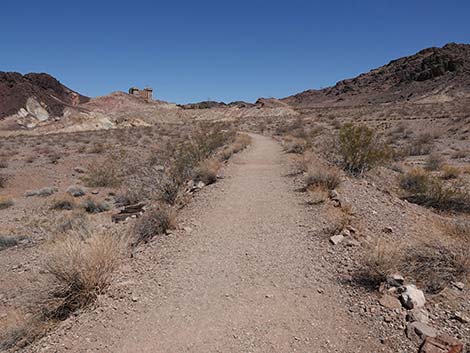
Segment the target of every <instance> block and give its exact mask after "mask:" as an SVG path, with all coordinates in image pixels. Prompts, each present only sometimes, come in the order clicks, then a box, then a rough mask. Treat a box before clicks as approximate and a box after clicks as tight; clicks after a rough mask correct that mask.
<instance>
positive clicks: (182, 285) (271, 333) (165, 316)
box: [49, 135, 384, 353]
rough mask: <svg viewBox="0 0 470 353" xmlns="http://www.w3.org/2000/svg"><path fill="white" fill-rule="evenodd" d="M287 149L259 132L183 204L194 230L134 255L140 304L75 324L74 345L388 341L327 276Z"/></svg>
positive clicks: (338, 345)
mask: <svg viewBox="0 0 470 353" xmlns="http://www.w3.org/2000/svg"><path fill="white" fill-rule="evenodd" d="M284 157H285V156H283V154H282V153H281V149H280V146H279V145H278V144H277V143H276V142H275V141H273V140H271V139H269V138H266V137H261V136H257V135H254V136H253V145H252V146H251V147H250V148H249V149H248V151H245V152H244V153H242V154H241V155H239V156H236V157H235V159H234V161H233V162H232V164H231V166H230V167H229V168H228V170H227V176H226V178H225V180H223V181H221V182H220V183H218V184H216V185H214V186H213V187H211V188H208V190H209V191H208V192H203V193H202V194H201V195H200V196H198V197H197V199H196V200H195V201H194V202H193V203H192V204H191V206H190V207H189V209H188V210H186V211H185V212H186V214H185V215H184V216H185V217H187V218H188V219H189V217H192V220H193V223H195V224H196V225H195V226H194V225H193V228H194V229H193V230H192V232H190V234H189V235H188V234H187V233H186V234H184V236H183V235H181V237H179V238H178V236H177V235H176V236H174V237H173V240H172V241H169V242H165V241H163V242H161V243H159V244H157V245H156V246H155V247H154V248H153V250H152V251H148V250H146V254H145V257H146V260H145V261H147V262H145V265H143V263H140V264H139V261H140V260H139V258H137V259H136V261H137V265H138V266H146V268H141V269H140V273H135V274H134V275H133V276H134V278H133V279H131V280H132V281H135V283H141V285H139V286H137V285H135V286H133V288H134V289H133V295H134V296H135V298H134V302H135V303H134V304H135V306H134V307H133V309H132V310H131V311H130V312H127V313H125V315H124V316H122V315H121V316H120V314H110V313H108V314H106V313H105V314H104V315H103V314H102V317H104V318H105V319H104V321H102V322H101V321H100V322H98V323H96V324H93V322H92V321H93V320H90V319H89V320H88V324H85V323H82V324H81V325H78V327H73V328H72V329H71V333H68V334H66V336H68V338H69V339H68V342H69V343H67V344H66V345H65V346H66V347H67V349H68V351H77V352H82V351H88V350H89V349H90V351H91V350H92V349H93V350H96V351H101V352H114V353H116V352H377V351H380V350H382V349H384V348H383V346H381V345H380V344H379V343H378V340H377V338H372V337H370V336H369V333H368V331H367V329H366V328H365V327H363V326H362V325H361V324H360V323H355V322H352V319H351V317H350V316H349V315H348V313H347V309H346V308H345V307H344V306H342V304H341V301H340V300H339V299H337V298H339V294H338V293H339V290H338V288H337V285H336V284H334V283H333V282H332V281H331V280H327V279H326V277H328V276H327V275H326V273H327V272H328V268H327V267H328V266H325V264H324V262H322V261H321V259H319V258H318V257H319V256H321V253H320V250H316V249H315V248H312V242H311V239H310V238H311V237H312V234H311V227H310V226H306V225H307V224H312V222H315V220H314V219H312V218H313V217H312V216H313V215H312V214H308V212H307V211H306V209H305V207H304V205H302V204H301V199H300V198H299V196H298V195H296V194H295V193H294V192H293V189H294V186H293V185H292V184H291V182H290V180H289V179H288V178H286V177H284V176H283V174H284V172H285V171H286V169H285V163H284V162H285V161H284ZM309 228H310V232H309ZM176 238H178V239H176ZM175 239H176V240H175ZM149 253H150V254H151V255H149ZM143 258H144V255H142V256H141V261H144V260H142V259H143ZM150 259H151V260H150ZM322 264H323V265H322ZM325 267H326V268H325ZM117 306H118V307H119V303H118V304H117ZM114 310H115V312H119V311H120V310H122V309H121V308H116V307H114ZM109 311H112V309H109ZM97 317H99V315H97ZM90 321H91V322H90ZM62 341H63V342H64V341H67V339H66V340H62ZM59 347H60V345H59ZM59 347H58V346H56V347H54V348H55V349H57V348H59ZM49 348H51V347H50V346H49ZM59 351H60V349H59Z"/></svg>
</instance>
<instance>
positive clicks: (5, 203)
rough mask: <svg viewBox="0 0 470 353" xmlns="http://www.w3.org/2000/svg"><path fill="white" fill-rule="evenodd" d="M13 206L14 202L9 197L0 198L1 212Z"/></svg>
mask: <svg viewBox="0 0 470 353" xmlns="http://www.w3.org/2000/svg"><path fill="white" fill-rule="evenodd" d="M13 205H14V202H13V200H12V199H10V198H8V197H4V196H0V210H5V209H7V208H10V207H11V206H13Z"/></svg>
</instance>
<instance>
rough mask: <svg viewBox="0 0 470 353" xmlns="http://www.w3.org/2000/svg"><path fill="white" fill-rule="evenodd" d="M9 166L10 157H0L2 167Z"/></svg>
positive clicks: (0, 166) (0, 167)
mask: <svg viewBox="0 0 470 353" xmlns="http://www.w3.org/2000/svg"><path fill="white" fill-rule="evenodd" d="M4 168H8V159H7V158H6V157H0V169H4Z"/></svg>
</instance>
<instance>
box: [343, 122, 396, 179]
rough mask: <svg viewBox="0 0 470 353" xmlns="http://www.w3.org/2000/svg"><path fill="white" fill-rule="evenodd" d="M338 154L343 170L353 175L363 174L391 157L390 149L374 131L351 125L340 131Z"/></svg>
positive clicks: (365, 127) (346, 125) (362, 126)
mask: <svg viewBox="0 0 470 353" xmlns="http://www.w3.org/2000/svg"><path fill="white" fill-rule="evenodd" d="M338 152H339V155H340V156H341V159H342V161H341V162H342V165H343V168H344V169H345V170H346V171H348V172H350V173H352V174H361V173H363V172H364V171H366V170H368V169H370V168H372V167H374V166H376V165H378V164H380V163H383V162H384V161H386V160H387V159H389V158H390V156H391V150H390V148H388V147H387V146H386V145H385V143H384V142H383V141H382V140H381V139H380V138H379V136H378V135H377V134H376V132H375V131H374V130H373V129H371V128H368V127H367V126H364V125H358V126H356V125H353V124H351V123H348V124H345V125H343V126H342V127H341V128H340V130H339V141H338Z"/></svg>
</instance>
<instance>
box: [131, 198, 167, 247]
mask: <svg viewBox="0 0 470 353" xmlns="http://www.w3.org/2000/svg"><path fill="white" fill-rule="evenodd" d="M174 226H175V215H174V211H173V210H172V209H171V208H170V207H168V206H165V205H162V204H157V205H155V206H153V207H152V208H151V209H150V210H147V211H146V212H145V214H144V215H143V216H142V217H141V218H139V220H138V221H137V222H136V223H135V225H134V229H133V233H134V245H138V244H140V243H142V242H148V241H149V240H150V239H152V238H153V237H154V236H156V235H159V234H164V233H165V232H166V231H167V229H171V228H173V227H174Z"/></svg>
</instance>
